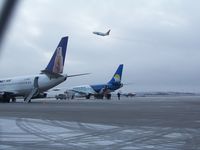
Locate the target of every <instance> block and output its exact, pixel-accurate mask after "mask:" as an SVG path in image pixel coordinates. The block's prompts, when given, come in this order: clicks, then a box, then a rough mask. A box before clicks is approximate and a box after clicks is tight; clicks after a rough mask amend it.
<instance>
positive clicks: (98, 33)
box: [93, 30, 110, 36]
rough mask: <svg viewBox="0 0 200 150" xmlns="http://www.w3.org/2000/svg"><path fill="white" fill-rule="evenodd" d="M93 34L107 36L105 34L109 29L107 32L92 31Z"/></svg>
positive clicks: (107, 33)
mask: <svg viewBox="0 0 200 150" xmlns="http://www.w3.org/2000/svg"><path fill="white" fill-rule="evenodd" d="M93 34H96V35H100V36H107V35H109V34H110V30H108V32H106V33H102V32H96V31H95V32H93Z"/></svg>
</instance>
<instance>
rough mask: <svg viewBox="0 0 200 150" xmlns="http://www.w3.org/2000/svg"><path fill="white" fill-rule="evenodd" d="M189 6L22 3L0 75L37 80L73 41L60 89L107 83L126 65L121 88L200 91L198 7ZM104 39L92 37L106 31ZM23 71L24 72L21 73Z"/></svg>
mask: <svg viewBox="0 0 200 150" xmlns="http://www.w3.org/2000/svg"><path fill="white" fill-rule="evenodd" d="M199 4H200V2H199V1H197V0H195V1H193V2H190V1H187V0H173V1H167V0H159V1H155V0H148V1H146V0H140V1H137V0H125V1H116V0H101V1H99V0H98V1H97V0H88V1H87V2H86V1H84V0H74V1H71V0H67V1H66V0H59V1H54V0H48V1H47V0H35V1H31V0H27V1H22V2H21V3H20V6H19V7H18V10H17V12H16V14H15V17H14V19H13V21H12V25H11V28H10V30H9V32H8V34H7V40H6V42H5V44H4V47H3V53H2V55H1V61H0V67H1V75H0V77H6V76H16V75H24V74H36V73H38V72H40V70H42V69H43V68H44V67H46V65H47V63H48V61H49V60H50V57H51V55H52V53H53V52H54V50H55V48H56V46H57V44H58V42H59V40H60V38H61V37H62V36H66V35H68V36H69V44H68V50H67V57H66V63H65V69H64V70H65V71H66V72H67V73H68V74H74V73H84V72H91V73H92V74H91V75H89V76H85V77H77V78H73V79H69V80H68V81H67V82H66V83H63V85H62V86H65V87H66V86H68V87H70V86H72V85H80V84H94V83H101V82H107V81H108V80H110V78H111V76H112V75H113V73H114V71H115V69H116V68H117V66H118V65H119V64H121V63H124V74H123V81H124V82H133V83H135V84H133V85H132V86H127V87H124V90H129V91H142V90H147V91H148V90H149V91H152V90H170V89H171V90H177V91H184V90H188V91H199V88H200V83H199V82H198V81H199V74H200V72H199V71H198V66H199V64H200V62H199V56H200V52H199V48H200V46H199V41H198V39H199V38H200V37H199V35H200V33H199V32H200V31H199V25H200V21H199V17H200V16H199V14H200V13H199V8H198V6H199ZM108 29H111V34H110V36H108V37H99V36H96V35H93V34H92V31H102V32H105V31H107V30H108ZM21 68H23V69H21Z"/></svg>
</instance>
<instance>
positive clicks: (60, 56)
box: [42, 36, 68, 75]
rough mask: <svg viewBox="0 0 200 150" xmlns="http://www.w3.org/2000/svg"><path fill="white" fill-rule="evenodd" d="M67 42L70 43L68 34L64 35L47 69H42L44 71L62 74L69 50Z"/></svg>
mask: <svg viewBox="0 0 200 150" xmlns="http://www.w3.org/2000/svg"><path fill="white" fill-rule="evenodd" d="M67 43H68V36H66V37H62V39H61V40H60V43H59V44H58V46H57V48H56V50H55V52H54V54H53V56H52V57H51V60H50V62H49V64H48V65H47V67H46V68H45V70H42V73H46V74H57V75H59V74H62V73H63V68H64V63H65V55H66V51H67Z"/></svg>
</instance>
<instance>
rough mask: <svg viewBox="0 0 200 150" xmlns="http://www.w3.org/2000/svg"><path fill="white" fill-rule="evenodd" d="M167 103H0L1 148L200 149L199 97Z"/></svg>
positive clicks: (168, 100)
mask: <svg viewBox="0 0 200 150" xmlns="http://www.w3.org/2000/svg"><path fill="white" fill-rule="evenodd" d="M162 100H163V101H161V100H158V99H156V100H155V99H146V100H145V98H143V99H142V100H141V99H134V101H132V100H124V101H116V100H111V101H96V102H94V101H84V102H83V101H73V102H69V101H68V102H59V103H58V102H56V101H51V102H48V101H43V102H36V103H32V104H23V103H10V104H0V149H2V150H3V149H7V150H15V149H20V150H21V149H26V150H29V149H30V150H31V149H70V150H71V149H72V150H73V149H78V150H79V149H85V150H88V149H91V150H93V149H122V150H130V149H131V150H144V149H150V150H151V149H152V150H154V149H158V150H161V149H162V150H174V149H175V150H176V149H177V150H179V149H180V150H184V149H185V150H198V149H200V142H199V141H200V118H199V116H200V109H199V108H200V107H199V106H200V102H199V100H198V98H191V99H190V100H191V101H189V99H187V98H185V99H183V101H181V100H180V99H177V98H174V99H173V98H167V99H166V98H164V99H162ZM44 103H45V104H44ZM73 119H74V120H73Z"/></svg>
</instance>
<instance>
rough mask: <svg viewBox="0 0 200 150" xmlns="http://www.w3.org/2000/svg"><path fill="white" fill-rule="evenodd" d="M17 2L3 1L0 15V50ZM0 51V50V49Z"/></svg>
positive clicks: (12, 0)
mask: <svg viewBox="0 0 200 150" xmlns="http://www.w3.org/2000/svg"><path fill="white" fill-rule="evenodd" d="M17 3H18V0H5V1H4V4H3V7H2V11H1V13H0V48H1V44H2V41H3V37H4V34H5V31H6V28H7V26H8V23H9V21H10V19H11V17H12V14H13V12H14V8H15V6H16V4H17ZM0 50H1V49H0Z"/></svg>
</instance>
